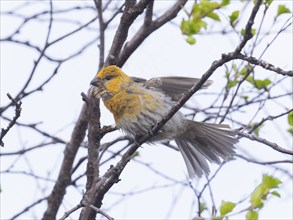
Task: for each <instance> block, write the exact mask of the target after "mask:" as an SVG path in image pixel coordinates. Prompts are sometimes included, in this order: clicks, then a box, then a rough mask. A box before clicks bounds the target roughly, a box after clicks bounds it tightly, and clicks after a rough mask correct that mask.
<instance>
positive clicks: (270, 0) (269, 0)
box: [265, 0, 273, 6]
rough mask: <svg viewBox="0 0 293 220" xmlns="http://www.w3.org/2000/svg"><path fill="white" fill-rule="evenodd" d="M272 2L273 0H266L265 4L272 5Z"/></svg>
mask: <svg viewBox="0 0 293 220" xmlns="http://www.w3.org/2000/svg"><path fill="white" fill-rule="evenodd" d="M272 2H273V0H266V1H265V4H266V5H268V6H270V5H271V4H272Z"/></svg>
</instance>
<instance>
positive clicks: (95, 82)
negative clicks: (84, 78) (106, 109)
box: [91, 77, 103, 87]
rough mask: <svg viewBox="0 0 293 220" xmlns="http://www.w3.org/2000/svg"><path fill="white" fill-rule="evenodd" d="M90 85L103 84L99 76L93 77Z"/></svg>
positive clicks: (99, 85)
mask: <svg viewBox="0 0 293 220" xmlns="http://www.w3.org/2000/svg"><path fill="white" fill-rule="evenodd" d="M91 85H93V86H96V87H101V86H102V85H103V83H102V81H101V80H100V79H99V78H96V77H95V78H94V79H93V80H92V81H91Z"/></svg>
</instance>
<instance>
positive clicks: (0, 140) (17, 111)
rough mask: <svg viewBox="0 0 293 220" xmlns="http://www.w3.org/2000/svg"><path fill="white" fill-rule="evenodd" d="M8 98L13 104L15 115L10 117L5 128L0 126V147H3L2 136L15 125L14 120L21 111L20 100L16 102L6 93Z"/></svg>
mask: <svg viewBox="0 0 293 220" xmlns="http://www.w3.org/2000/svg"><path fill="white" fill-rule="evenodd" d="M7 96H8V98H9V99H10V100H11V103H13V105H15V115H14V117H13V118H12V120H11V121H10V122H9V124H8V126H7V128H5V129H4V128H2V129H1V134H0V145H1V146H2V147H4V142H3V138H4V136H5V135H6V134H7V133H8V131H9V130H10V129H11V128H12V127H13V125H15V123H16V120H17V119H18V118H19V117H20V113H21V104H22V103H21V101H19V102H17V101H16V100H15V99H14V98H12V96H11V95H10V94H9V93H7Z"/></svg>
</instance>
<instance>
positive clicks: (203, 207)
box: [199, 202, 207, 212]
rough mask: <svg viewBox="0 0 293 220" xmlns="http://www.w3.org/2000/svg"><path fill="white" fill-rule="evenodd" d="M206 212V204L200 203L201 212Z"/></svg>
mask: <svg viewBox="0 0 293 220" xmlns="http://www.w3.org/2000/svg"><path fill="white" fill-rule="evenodd" d="M204 210H207V207H206V204H205V203H202V202H201V203H199V211H200V212H203V211H204Z"/></svg>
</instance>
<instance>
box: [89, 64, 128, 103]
mask: <svg viewBox="0 0 293 220" xmlns="http://www.w3.org/2000/svg"><path fill="white" fill-rule="evenodd" d="M131 82H132V79H131V78H130V77H129V76H127V75H126V74H125V73H124V72H123V71H122V70H121V69H120V68H119V67H117V66H114V65H112V66H107V67H105V68H103V69H102V70H101V71H100V72H98V74H97V76H96V77H95V78H94V79H93V80H92V82H91V84H92V85H93V86H95V87H96V88H95V89H96V91H95V95H96V96H98V97H102V98H103V99H104V98H105V99H106V98H108V97H111V96H113V95H114V94H116V93H118V92H121V91H122V90H124V89H125V88H126V87H127V86H128V85H129V84H130V83H131Z"/></svg>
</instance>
